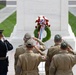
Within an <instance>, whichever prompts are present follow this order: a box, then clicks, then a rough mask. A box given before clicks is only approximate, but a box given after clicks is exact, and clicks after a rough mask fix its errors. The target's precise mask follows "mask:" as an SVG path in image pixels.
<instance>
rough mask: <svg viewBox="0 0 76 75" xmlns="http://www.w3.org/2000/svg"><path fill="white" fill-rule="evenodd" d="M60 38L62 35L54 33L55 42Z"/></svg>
mask: <svg viewBox="0 0 76 75" xmlns="http://www.w3.org/2000/svg"><path fill="white" fill-rule="evenodd" d="M61 40H62V37H61V36H60V35H59V34H56V35H55V37H54V41H55V42H60V41H61Z"/></svg>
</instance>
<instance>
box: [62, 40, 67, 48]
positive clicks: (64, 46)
mask: <svg viewBox="0 0 76 75" xmlns="http://www.w3.org/2000/svg"><path fill="white" fill-rule="evenodd" d="M67 47H68V44H67V43H66V42H64V41H63V42H62V43H61V48H62V49H66V48H67Z"/></svg>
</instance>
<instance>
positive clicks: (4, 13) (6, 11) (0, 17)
mask: <svg viewBox="0 0 76 75" xmlns="http://www.w3.org/2000/svg"><path fill="white" fill-rule="evenodd" d="M15 11H16V7H5V8H3V9H1V10H0V23H1V22H3V21H4V20H5V19H6V18H7V17H8V16H10V15H11V14H12V13H13V12H15Z"/></svg>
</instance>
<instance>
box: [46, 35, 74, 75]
mask: <svg viewBox="0 0 76 75" xmlns="http://www.w3.org/2000/svg"><path fill="white" fill-rule="evenodd" d="M62 41H63V39H62V37H61V36H60V35H59V34H56V35H55V37H54V42H55V45H54V46H51V47H50V48H49V49H48V52H47V60H46V62H45V73H46V75H49V66H50V62H51V59H52V57H53V56H54V55H55V54H58V53H59V52H60V44H61V42H62ZM69 46H70V45H68V52H69V53H72V54H73V53H74V52H73V50H72V49H71V48H70V47H69Z"/></svg>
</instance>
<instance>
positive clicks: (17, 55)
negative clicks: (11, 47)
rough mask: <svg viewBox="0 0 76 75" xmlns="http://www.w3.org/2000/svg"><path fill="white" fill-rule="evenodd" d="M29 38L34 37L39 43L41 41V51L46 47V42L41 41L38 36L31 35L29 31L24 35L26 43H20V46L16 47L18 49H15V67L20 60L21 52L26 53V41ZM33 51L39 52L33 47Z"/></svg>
mask: <svg viewBox="0 0 76 75" xmlns="http://www.w3.org/2000/svg"><path fill="white" fill-rule="evenodd" d="M29 39H33V40H34V41H36V42H37V43H39V46H38V48H39V49H40V50H41V51H44V50H45V49H46V47H45V45H44V43H43V42H42V41H40V40H39V39H38V38H35V37H31V35H30V34H29V33H26V34H25V35H24V38H23V40H24V44H23V45H20V46H19V47H18V48H16V51H15V55H14V59H15V62H14V67H15V68H16V64H17V61H18V57H19V55H20V54H23V53H25V51H26V42H27V41H28V40H29ZM33 51H34V52H35V53H38V51H37V50H35V49H34V48H33Z"/></svg>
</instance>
